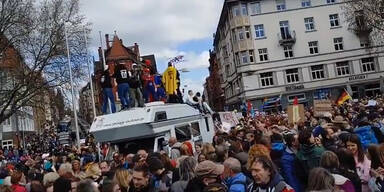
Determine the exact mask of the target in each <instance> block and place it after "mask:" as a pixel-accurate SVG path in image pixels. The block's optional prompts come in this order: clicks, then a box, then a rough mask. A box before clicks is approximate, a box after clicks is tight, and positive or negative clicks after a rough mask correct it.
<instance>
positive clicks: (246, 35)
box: [245, 26, 251, 39]
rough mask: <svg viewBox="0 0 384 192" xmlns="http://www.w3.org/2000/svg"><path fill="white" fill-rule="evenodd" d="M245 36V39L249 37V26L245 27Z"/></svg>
mask: <svg viewBox="0 0 384 192" xmlns="http://www.w3.org/2000/svg"><path fill="white" fill-rule="evenodd" d="M245 37H246V38H247V39H250V38H251V29H250V28H249V26H247V27H245Z"/></svg>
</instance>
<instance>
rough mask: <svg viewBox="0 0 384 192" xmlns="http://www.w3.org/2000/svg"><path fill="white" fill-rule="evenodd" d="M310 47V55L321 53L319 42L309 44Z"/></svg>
mask: <svg viewBox="0 0 384 192" xmlns="http://www.w3.org/2000/svg"><path fill="white" fill-rule="evenodd" d="M308 46H309V53H310V54H317V53H319V47H318V42H317V41H311V42H308Z"/></svg>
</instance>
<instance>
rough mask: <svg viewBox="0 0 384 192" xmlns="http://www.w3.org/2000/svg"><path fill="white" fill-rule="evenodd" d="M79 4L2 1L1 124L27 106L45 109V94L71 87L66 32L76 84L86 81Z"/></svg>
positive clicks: (83, 23) (64, 0)
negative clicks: (53, 89) (50, 90)
mask: <svg viewBox="0 0 384 192" xmlns="http://www.w3.org/2000/svg"><path fill="white" fill-rule="evenodd" d="M89 26H90V24H89V23H86V21H85V17H84V16H83V15H81V14H80V11H79V0H43V1H35V0H1V1H0V53H1V55H2V58H1V62H0V123H2V122H3V121H5V120H6V119H8V118H9V117H11V116H12V115H13V114H15V113H16V112H17V111H19V110H20V109H22V108H23V107H41V105H42V103H44V102H42V99H43V98H44V94H46V92H47V90H49V89H52V88H57V87H60V88H63V89H66V88H68V87H69V86H68V84H69V71H68V64H67V62H68V60H67V55H66V54H67V52H66V42H65V29H67V31H68V33H67V34H68V41H69V45H70V46H69V47H70V53H71V63H72V66H71V68H72V71H73V76H74V80H75V82H77V83H79V82H80V81H81V80H82V79H83V78H85V77H86V75H85V70H84V69H86V67H84V65H86V62H87V61H86V57H85V55H86V54H85V51H86V49H85V45H84V33H83V30H84V28H86V30H87V31H88V32H89Z"/></svg>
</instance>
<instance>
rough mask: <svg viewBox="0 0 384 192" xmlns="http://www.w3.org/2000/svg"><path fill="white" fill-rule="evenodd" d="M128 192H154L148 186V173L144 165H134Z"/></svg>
mask: <svg viewBox="0 0 384 192" xmlns="http://www.w3.org/2000/svg"><path fill="white" fill-rule="evenodd" d="M129 192H154V189H153V188H152V186H151V185H150V173H149V170H148V167H147V166H146V165H145V164H138V165H135V167H134V168H133V172H132V182H131V184H130V187H129Z"/></svg>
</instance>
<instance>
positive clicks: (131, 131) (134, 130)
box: [92, 123, 154, 143]
mask: <svg viewBox="0 0 384 192" xmlns="http://www.w3.org/2000/svg"><path fill="white" fill-rule="evenodd" d="M92 134H93V135H94V136H95V139H96V141H97V142H111V143H116V142H119V141H124V140H127V141H128V140H133V139H139V138H143V137H146V136H151V135H153V134H154V131H153V128H152V127H151V126H150V125H149V124H146V123H143V124H136V125H133V126H125V127H118V128H112V129H103V130H99V131H94V132H92Z"/></svg>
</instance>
